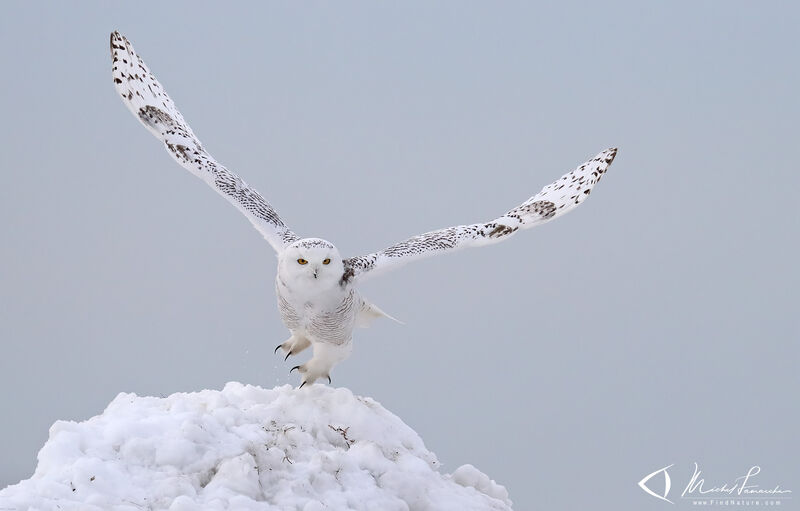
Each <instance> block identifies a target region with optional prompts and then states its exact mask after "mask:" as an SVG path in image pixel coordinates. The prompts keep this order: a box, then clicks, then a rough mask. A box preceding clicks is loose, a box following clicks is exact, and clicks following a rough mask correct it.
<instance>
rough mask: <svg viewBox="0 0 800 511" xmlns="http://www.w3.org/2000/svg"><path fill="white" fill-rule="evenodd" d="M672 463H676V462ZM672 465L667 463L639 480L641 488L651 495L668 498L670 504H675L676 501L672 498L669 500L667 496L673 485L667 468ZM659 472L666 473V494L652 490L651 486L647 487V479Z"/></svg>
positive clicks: (662, 498) (663, 498)
mask: <svg viewBox="0 0 800 511" xmlns="http://www.w3.org/2000/svg"><path fill="white" fill-rule="evenodd" d="M672 465H674V463H673V464H672ZM672 465H667V466H666V467H664V468H659V469H658V470H656V471H655V472H653V473H651V474H647V475H646V476H644V479H642V480H641V481H639V488H641V489H643V490H644V491H646V492H647V493H648V494H649V495H652V496H653V497H655V498H657V499H661V500H666V501H667V502H669V503H670V504H674V502H672V501H671V500H669V499H668V498H667V495H669V489H670V486H672V481H670V479H669V473H668V472H667V469H668V468H670V467H671V466H672ZM659 472H663V473H664V495H659V494H658V493H656V492H654V491H653V490H651V489H650V488H648V487H647V481H649V480H650V479H652V478H653V477H654V476H655V475H656V474H658V473H659Z"/></svg>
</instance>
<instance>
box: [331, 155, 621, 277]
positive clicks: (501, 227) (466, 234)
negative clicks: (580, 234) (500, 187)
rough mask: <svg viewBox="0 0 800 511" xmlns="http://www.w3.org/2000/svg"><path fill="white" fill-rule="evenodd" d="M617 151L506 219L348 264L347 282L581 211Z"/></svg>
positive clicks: (417, 239)
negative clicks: (575, 210)
mask: <svg viewBox="0 0 800 511" xmlns="http://www.w3.org/2000/svg"><path fill="white" fill-rule="evenodd" d="M616 154H617V149H616V148H611V149H606V150H605V151H603V152H601V153H600V154H598V155H597V156H595V157H594V158H592V159H591V160H589V161H587V162H586V163H584V164H583V165H581V166H580V167H578V168H577V169H575V170H573V171H572V172H569V173H568V174H565V175H564V176H562V177H561V178H560V179H559V180H558V181H555V182H554V183H551V184H549V185H547V186H545V187H544V188H542V191H540V192H539V193H537V194H536V195H534V196H533V197H531V198H530V199H528V200H527V201H525V202H523V203H522V204H520V205H519V206H517V207H516V208H514V209H512V210H511V211H509V212H508V213H506V214H505V215H503V216H501V217H499V218H496V219H494V220H491V221H489V222H485V223H479V224H472V225H459V226H457V227H449V228H447V229H440V230H438V231H432V232H427V233H425V234H420V235H419V236H414V237H413V238H409V239H407V240H405V241H401V242H400V243H397V244H395V245H392V246H391V247H388V248H385V249H383V250H381V251H379V252H373V253H371V254H367V255H363V256H359V257H352V258H350V259H345V261H344V268H345V273H344V275H343V277H342V281H343V283H344V282H348V281H350V280H352V279H361V278H363V277H365V276H367V275H376V274H379V273H381V272H383V271H386V270H391V269H394V268H396V267H399V266H402V265H404V264H406V263H409V262H411V261H417V260H419V259H423V258H426V257H430V256H433V255H438V254H445V253H448V252H452V251H455V250H458V249H461V248H466V247H480V246H483V245H489V244H491V243H497V242H498V241H502V240H504V239H507V238H508V237H509V236H511V235H512V234H514V233H515V232H517V231H518V230H520V229H529V228H531V227H535V226H537V225H541V224H543V223H545V222H549V221H550V220H552V219H554V218H557V217H559V216H561V215H563V214H565V213H567V212H569V211H572V210H573V209H575V208H576V207H577V206H578V205H579V204H581V203H582V202H583V201H584V200H585V199H586V197H588V196H589V194H590V193H591V191H592V189H593V188H594V186H595V185H596V184H597V182H598V181H600V178H601V177H603V175H604V174H605V172H606V171H607V170H608V167H609V165H611V162H612V161H614V156H616Z"/></svg>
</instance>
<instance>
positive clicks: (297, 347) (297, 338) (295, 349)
mask: <svg viewBox="0 0 800 511" xmlns="http://www.w3.org/2000/svg"><path fill="white" fill-rule="evenodd" d="M309 346H311V341H309V340H308V339H306V338H305V337H303V336H302V335H297V334H294V333H293V334H292V336H291V337H289V338H288V339H286V342H284V343H282V344H278V345H277V346H276V347H275V353H277V352H278V350H280V349H282V350H283V351H285V352H286V356H285V357H284V358H283V359H284V360H286V359H288V358H289V357H290V356H292V355H297V354H298V353H300V352H301V351H303V350H304V349H306V348H308V347H309Z"/></svg>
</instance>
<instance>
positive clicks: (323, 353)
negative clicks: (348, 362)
mask: <svg viewBox="0 0 800 511" xmlns="http://www.w3.org/2000/svg"><path fill="white" fill-rule="evenodd" d="M312 344H313V346H314V356H313V357H311V359H310V360H309V361H308V362H306V363H305V364H302V365H299V366H294V367H293V368H291V369H290V370H289V372H290V373H291V372H292V371H294V370H295V369H297V371H298V372H299V373H300V375H301V378H302V380H301V381H300V387H299V388H302V387H304V386H305V385H311V384H312V383H314V382H315V381H317V380H318V379H320V378H327V379H328V383H330V382H331V369H333V366H335V365H336V364H338V363H339V362H341V361H342V360H344V359H346V358H347V357H349V356H350V352H351V351H352V349H353V342H352V341H349V342H346V343H344V344H331V343H327V342H317V341H313V342H312Z"/></svg>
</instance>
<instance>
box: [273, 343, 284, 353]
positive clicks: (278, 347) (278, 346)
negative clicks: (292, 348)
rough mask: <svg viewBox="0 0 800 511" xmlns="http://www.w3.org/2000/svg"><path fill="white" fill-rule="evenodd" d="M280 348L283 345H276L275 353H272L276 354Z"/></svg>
mask: <svg viewBox="0 0 800 511" xmlns="http://www.w3.org/2000/svg"><path fill="white" fill-rule="evenodd" d="M281 346H283V344H278V345H277V346H276V347H275V351H273V353H277V352H278V350H279V349H281Z"/></svg>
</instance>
